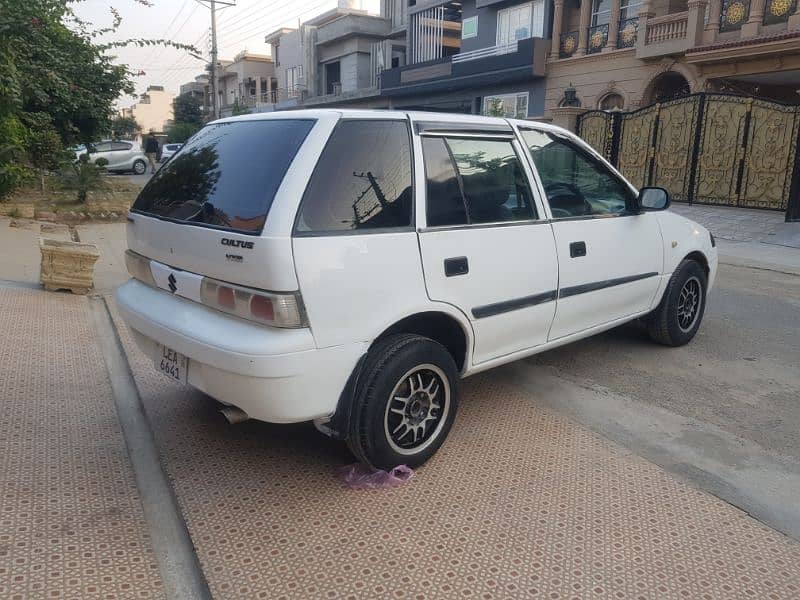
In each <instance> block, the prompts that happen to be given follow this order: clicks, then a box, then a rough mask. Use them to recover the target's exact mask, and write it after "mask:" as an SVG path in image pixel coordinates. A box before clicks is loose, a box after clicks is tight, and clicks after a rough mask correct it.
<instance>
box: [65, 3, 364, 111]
mask: <svg viewBox="0 0 800 600" xmlns="http://www.w3.org/2000/svg"><path fill="white" fill-rule="evenodd" d="M224 1H225V2H230V3H233V4H234V6H230V7H223V6H222V5H220V4H219V3H218V4H217V47H218V51H219V57H220V58H221V59H232V58H233V57H234V55H236V54H238V53H239V52H241V51H242V50H247V51H249V52H254V53H256V54H268V53H269V47H268V46H267V44H265V43H264V36H265V35H266V34H267V33H269V32H271V31H274V30H275V29H278V28H279V27H296V26H297V24H298V20H300V21H306V20H308V19H310V18H312V17H314V16H316V15H318V14H321V13H323V12H325V11H328V10H330V9H332V8H335V7H336V6H337V0H224ZM149 2H150V3H151V4H152V6H143V5H142V4H141V3H139V2H137V1H136V0H85V1H84V2H80V3H78V4H76V5H75V11H76V13H77V14H78V16H79V17H81V18H82V19H85V20H87V21H89V22H91V23H93V24H94V25H95V26H96V27H98V28H99V27H106V26H108V25H109V24H111V21H112V16H111V12H110V10H109V8H110V7H114V8H115V9H117V10H118V11H119V13H120V16H121V17H122V24H121V25H120V28H119V29H118V30H117V31H116V32H115V33H113V34H110V35H106V36H104V37H103V38H101V40H102V41H111V40H124V39H130V38H149V39H167V40H172V41H174V42H179V43H183V44H191V45H193V46H194V47H195V48H198V49H199V50H200V51H201V52H202V55H203V56H204V57H208V56H209V52H210V50H211V44H210V41H209V40H210V30H211V13H210V11H209V9H208V1H207V0H206V1H205V2H203V3H201V2H200V1H199V0H149ZM359 3H360V4H361V5H362V6H361V7H362V8H364V9H366V10H369V11H370V12H375V13H377V12H378V11H379V4H380V2H379V0H359ZM113 54H114V55H115V56H116V59H115V62H118V63H125V64H127V65H129V66H130V68H131V69H132V70H133V71H134V72H138V71H144V75H140V76H137V77H135V78H134V81H135V83H136V92H137V94H141V93H143V92H144V91H145V90H146V89H147V86H149V85H163V86H164V87H165V88H166V89H167V90H168V91H171V92H173V93H175V94H177V93H178V89H179V88H180V85H181V84H182V83H186V82H187V81H192V80H193V79H194V78H195V76H196V75H200V74H202V73H203V72H204V71H203V69H204V66H205V62H204V61H200V60H197V59H195V58H192V57H191V56H189V54H188V53H187V52H185V51H183V50H177V49H174V48H168V47H163V46H158V47H154V46H149V47H148V46H146V47H144V48H138V47H135V46H130V47H126V48H119V49H115V50H114V51H113ZM136 99H137V98H136V97H135V96H126V97H123V98H120V100H119V101H118V105H119V106H120V107H126V106H130V105H131V104H133V103H135V102H136Z"/></svg>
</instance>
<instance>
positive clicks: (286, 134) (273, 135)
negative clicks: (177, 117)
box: [133, 119, 314, 234]
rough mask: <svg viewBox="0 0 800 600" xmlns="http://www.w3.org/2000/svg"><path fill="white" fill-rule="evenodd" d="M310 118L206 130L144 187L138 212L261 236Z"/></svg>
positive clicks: (224, 125)
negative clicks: (276, 194) (259, 234)
mask: <svg viewBox="0 0 800 600" xmlns="http://www.w3.org/2000/svg"><path fill="white" fill-rule="evenodd" d="M313 126H314V121H313V120H311V119H269V120H262V121H234V122H229V123H216V124H212V125H208V126H206V127H204V128H203V129H201V130H200V131H199V132H198V133H197V134H196V135H195V136H194V137H192V138H191V139H190V140H189V141H188V142H187V143H186V144H185V145H184V146H183V148H181V149H180V151H178V152H177V153H176V154H175V155H174V156H173V157H172V158H171V159H170V160H169V162H167V163H166V164H165V165H164V166H163V167H162V168H161V169H160V170H159V171H158V172H157V173H156V174H155V175H153V177H152V179H150V181H149V182H148V183H147V185H145V187H144V189H142V191H141V193H140V194H139V197H138V198H137V199H136V202H134V204H133V211H134V212H139V213H143V214H146V215H152V216H155V217H159V218H162V219H169V220H174V221H180V222H185V223H192V224H197V225H202V226H206V227H214V228H218V229H226V230H231V231H239V232H242V233H253V234H257V233H260V232H261V230H262V228H263V227H264V222H265V221H266V219H267V215H268V214H269V209H270V207H271V206H272V201H273V199H274V197H275V193H276V192H277V190H278V187H279V186H280V184H281V181H283V177H284V175H285V174H286V170H287V169H288V168H289V165H290V164H291V162H292V159H293V158H294V156H295V154H297V151H298V150H299V149H300V146H301V145H302V144H303V141H304V140H305V138H306V136H307V135H308V132H309V131H311V128H312V127H313Z"/></svg>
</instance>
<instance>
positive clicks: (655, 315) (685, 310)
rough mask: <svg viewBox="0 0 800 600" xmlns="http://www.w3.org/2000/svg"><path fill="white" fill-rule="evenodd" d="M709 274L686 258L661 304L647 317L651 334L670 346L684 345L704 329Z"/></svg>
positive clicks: (670, 283)
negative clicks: (703, 321)
mask: <svg viewBox="0 0 800 600" xmlns="http://www.w3.org/2000/svg"><path fill="white" fill-rule="evenodd" d="M707 289H708V277H707V276H706V272H705V270H704V269H703V267H701V266H700V265H699V264H698V263H697V262H696V261H693V260H684V261H683V262H682V263H681V264H679V265H678V268H677V269H675V272H674V273H673V274H672V277H671V278H670V280H669V283H668V284H667V289H666V291H665V292H664V297H663V298H662V299H661V303H660V304H659V305H658V308H656V310H654V311H653V312H652V313H651V314H650V315H649V317H648V319H647V330H648V333H649V334H650V337H651V338H652V339H653V340H654V341H656V342H658V343H660V344H664V345H666V346H683V345H684V344H687V343H689V342H690V341H691V339H692V338H693V337H694V336H695V334H696V333H697V330H698V329H700V322H701V321H702V320H703V314H704V313H705V309H706V290H707Z"/></svg>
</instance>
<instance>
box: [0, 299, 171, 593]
mask: <svg viewBox="0 0 800 600" xmlns="http://www.w3.org/2000/svg"><path fill="white" fill-rule="evenodd" d="M90 322H91V321H90V318H89V309H88V303H87V299H86V298H84V297H77V296H72V295H71V294H65V293H60V294H54V293H48V292H43V291H38V290H26V289H19V288H13V287H7V286H5V287H4V286H2V285H0V339H2V343H0V598H2V600H34V599H38V598H76V599H77V598H80V599H84V598H87V599H88V598H160V597H162V592H161V583H160V576H159V574H158V571H157V567H156V564H155V559H154V556H153V554H152V551H151V550H150V545H149V539H148V534H147V531H146V526H145V522H144V516H143V513H142V508H141V505H140V503H139V496H138V492H137V489H136V482H135V480H134V476H133V472H132V470H131V467H130V464H129V462H128V454H127V450H126V448H125V443H124V441H123V439H122V434H121V431H120V427H119V423H118V421H117V417H116V412H115V410H114V402H113V399H112V397H111V389H110V387H109V383H108V379H107V376H106V370H105V366H104V363H103V358H102V356H101V355H100V352H99V349H98V346H97V344H96V343H95V341H94V337H93V336H94V333H93V330H92V329H91V327H90V325H89V323H90Z"/></svg>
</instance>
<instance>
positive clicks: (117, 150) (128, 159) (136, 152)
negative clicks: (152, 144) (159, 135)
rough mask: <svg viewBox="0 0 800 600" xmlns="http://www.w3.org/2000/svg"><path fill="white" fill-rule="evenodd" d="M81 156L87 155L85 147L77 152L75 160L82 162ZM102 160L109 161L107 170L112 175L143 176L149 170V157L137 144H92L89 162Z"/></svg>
mask: <svg viewBox="0 0 800 600" xmlns="http://www.w3.org/2000/svg"><path fill="white" fill-rule="evenodd" d="M81 154H86V147H85V146H79V147H78V149H77V150H76V151H75V160H80V157H81ZM101 158H103V159H105V160H106V161H108V162H107V164H106V167H105V168H106V170H107V171H109V172H112V173H123V172H126V171H132V172H133V173H136V174H137V175H141V174H142V173H144V172H145V171H146V170H147V156H146V155H145V153H144V152H142V147H141V146H140V145H139V144H138V143H136V142H127V141H125V140H103V141H102V142H96V143H94V144H90V151H89V161H90V162H97V161H98V159H101Z"/></svg>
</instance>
